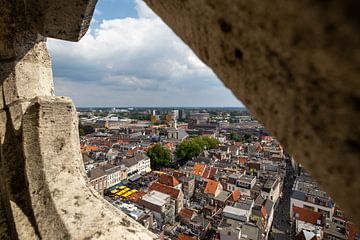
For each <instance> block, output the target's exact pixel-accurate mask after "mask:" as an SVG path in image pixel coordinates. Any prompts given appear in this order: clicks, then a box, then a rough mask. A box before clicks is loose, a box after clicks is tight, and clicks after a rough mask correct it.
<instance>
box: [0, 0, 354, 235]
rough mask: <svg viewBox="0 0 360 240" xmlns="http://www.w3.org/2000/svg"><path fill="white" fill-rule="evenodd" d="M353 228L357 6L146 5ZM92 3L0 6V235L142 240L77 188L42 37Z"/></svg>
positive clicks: (74, 148) (70, 134)
mask: <svg viewBox="0 0 360 240" xmlns="http://www.w3.org/2000/svg"><path fill="white" fill-rule="evenodd" d="M145 1H146V2H147V3H148V4H149V6H150V7H151V8H152V9H153V10H154V11H155V12H156V13H157V14H159V15H160V16H161V17H162V18H163V20H164V21H165V22H166V23H167V24H168V25H169V26H170V27H171V28H172V29H173V30H174V31H175V32H176V33H177V34H178V35H179V36H180V37H181V38H182V39H183V40H184V41H185V42H186V43H187V44H188V45H189V46H190V47H191V48H192V49H193V50H194V51H195V53H196V54H197V55H198V56H199V57H200V58H201V59H202V60H203V61H204V62H205V63H206V64H208V65H209V66H210V67H211V68H212V69H213V70H214V72H215V73H216V74H217V75H218V76H219V78H220V79H221V80H222V81H223V82H224V84H225V85H226V86H227V87H229V88H230V89H231V90H232V91H233V93H234V94H235V95H236V96H237V97H239V99H240V100H241V101H243V102H244V103H245V105H246V106H247V107H248V108H249V109H250V110H251V111H252V113H253V114H254V115H255V116H256V117H257V118H258V119H259V120H260V121H261V122H262V123H263V124H264V125H265V126H266V128H268V129H269V130H270V131H272V133H273V134H274V135H275V136H277V137H278V138H279V140H280V141H281V143H282V144H284V145H285V146H286V147H287V149H289V150H290V152H291V154H292V155H294V156H295V158H296V159H297V160H298V161H299V162H300V163H302V164H303V165H305V167H307V169H309V170H310V171H311V173H312V174H313V175H314V176H315V177H316V178H317V179H318V180H319V182H320V184H321V185H322V186H323V188H324V189H325V190H326V191H328V192H329V193H330V194H331V196H332V197H333V198H334V199H335V201H336V202H337V203H339V204H340V206H341V208H343V209H344V210H345V213H346V214H347V215H349V216H350V217H352V219H353V220H354V221H355V222H356V223H357V224H358V226H359V224H360V208H359V207H358V203H359V202H360V174H359V172H360V164H359V161H360V160H359V159H360V139H359V136H360V128H359V127H358V119H360V114H359V110H360V107H359V106H360V81H359V75H360V74H359V71H360V66H359V65H360V64H359V61H360V57H359V55H360V54H359V22H360V21H359V15H358V14H357V9H359V6H358V5H359V3H358V1H354V0H353V1H351V0H350V1H310V0H306V1H294V2H291V3H289V2H288V1H285V0H274V1H248V0H237V1H233V0H222V1H216V0H197V1H189V0H172V1H167V0H163V1H161V0H156V1H155V0H154V1H153V0H145ZM95 4H96V0H87V1H83V0H73V1H67V0H56V1H55V0H53V1H46V0H36V1H35V0H3V1H1V2H0V140H1V142H0V152H1V154H0V238H1V239H115V238H116V239H140V238H143V239H151V238H154V237H155V236H154V235H153V234H151V233H150V232H148V231H146V230H144V228H142V227H141V226H140V225H139V224H138V223H136V222H135V221H133V220H131V218H129V217H127V216H125V215H124V214H123V213H121V212H120V211H117V210H116V209H115V208H113V207H111V206H109V204H107V203H106V202H105V201H104V200H102V199H101V197H100V196H98V195H97V194H96V193H95V192H94V191H93V190H92V189H91V188H90V187H89V186H88V185H87V183H86V181H85V178H84V175H83V167H82V164H81V155H80V152H79V145H78V143H79V141H78V129H77V122H76V121H77V119H76V110H75V107H74V106H73V103H72V101H71V100H70V99H69V98H64V97H55V96H54V90H53V82H52V72H51V61H50V57H49V55H48V52H47V49H46V44H45V41H46V37H54V38H59V39H64V40H70V41H77V40H79V39H80V38H81V37H82V36H83V35H84V33H85V32H86V30H87V28H88V26H89V22H90V19H91V17H92V13H93V11H94V7H95Z"/></svg>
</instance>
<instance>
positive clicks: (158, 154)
mask: <svg viewBox="0 0 360 240" xmlns="http://www.w3.org/2000/svg"><path fill="white" fill-rule="evenodd" d="M147 155H148V156H149V158H150V160H151V168H152V169H160V168H162V167H167V166H169V165H171V153H170V150H169V149H167V148H165V147H163V146H162V145H161V144H160V143H158V144H156V145H155V146H153V147H152V148H150V149H149V151H148V152H147Z"/></svg>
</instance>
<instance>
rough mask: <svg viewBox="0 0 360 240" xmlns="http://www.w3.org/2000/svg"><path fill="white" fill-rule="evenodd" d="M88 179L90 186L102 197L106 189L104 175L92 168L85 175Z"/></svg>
mask: <svg viewBox="0 0 360 240" xmlns="http://www.w3.org/2000/svg"><path fill="white" fill-rule="evenodd" d="M87 176H88V178H89V179H90V185H92V186H93V187H94V188H95V190H96V191H97V192H98V193H99V194H100V195H104V191H105V190H106V189H107V188H108V185H107V183H108V181H107V175H106V173H105V172H104V171H103V170H102V169H100V168H94V169H92V170H90V171H89V172H88V173H87Z"/></svg>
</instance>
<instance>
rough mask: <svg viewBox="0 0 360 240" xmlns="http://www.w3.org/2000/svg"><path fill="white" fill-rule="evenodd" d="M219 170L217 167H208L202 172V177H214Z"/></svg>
mask: <svg viewBox="0 0 360 240" xmlns="http://www.w3.org/2000/svg"><path fill="white" fill-rule="evenodd" d="M217 170H218V169H217V168H216V167H206V168H205V171H204V173H203V174H202V177H203V178H209V179H212V178H214V175H215V174H216V173H217Z"/></svg>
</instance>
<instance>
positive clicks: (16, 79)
mask: <svg viewBox="0 0 360 240" xmlns="http://www.w3.org/2000/svg"><path fill="white" fill-rule="evenodd" d="M13 64H14V70H13V71H12V72H11V73H10V74H9V75H8V77H7V78H6V79H5V81H4V83H3V88H4V92H6V94H5V102H6V104H7V105H9V104H12V103H13V102H15V101H17V100H24V99H31V98H34V97H36V96H38V95H40V96H53V95H54V84H53V81H52V69H51V63H50V56H49V54H48V51H47V48H46V43H45V42H43V41H41V42H38V43H36V44H35V45H34V46H33V48H32V49H31V50H30V51H29V52H28V53H26V54H25V55H24V56H23V57H22V59H21V60H19V61H16V62H14V63H12V62H11V63H8V65H11V66H13ZM9 67H10V66H9Z"/></svg>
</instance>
